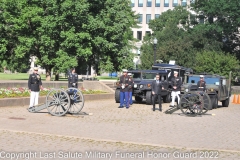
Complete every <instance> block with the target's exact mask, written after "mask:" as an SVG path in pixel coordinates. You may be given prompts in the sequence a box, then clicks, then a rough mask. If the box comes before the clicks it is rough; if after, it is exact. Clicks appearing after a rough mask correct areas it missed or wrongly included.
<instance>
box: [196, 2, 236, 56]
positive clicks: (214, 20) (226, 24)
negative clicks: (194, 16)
mask: <svg viewBox="0 0 240 160" xmlns="http://www.w3.org/2000/svg"><path fill="white" fill-rule="evenodd" d="M239 8H240V2H239V0H231V1H229V0H210V1H209V0H198V1H196V2H195V4H194V5H193V9H194V10H195V11H196V12H197V13H200V14H201V16H202V18H204V19H205V20H206V21H205V24H204V27H205V28H206V30H208V31H209V35H210V36H212V37H214V38H215V40H217V41H219V42H220V43H222V50H223V51H224V52H229V53H235V54H236V56H237V57H238V59H240V50H239V48H238V47H239V46H240V39H239V26H240V19H239V15H240V10H239Z"/></svg>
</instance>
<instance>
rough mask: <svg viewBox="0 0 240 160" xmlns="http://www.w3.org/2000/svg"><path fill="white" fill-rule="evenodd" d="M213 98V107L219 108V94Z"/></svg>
mask: <svg viewBox="0 0 240 160" xmlns="http://www.w3.org/2000/svg"><path fill="white" fill-rule="evenodd" d="M211 100H212V108H213V109H216V108H218V97H217V95H216V96H214V98H213V99H211Z"/></svg>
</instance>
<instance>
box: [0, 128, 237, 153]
mask: <svg viewBox="0 0 240 160" xmlns="http://www.w3.org/2000/svg"><path fill="white" fill-rule="evenodd" d="M1 130H2V131H8V132H15V133H29V134H36V135H45V136H56V137H68V138H77V139H82V140H91V141H98V142H110V143H123V144H128V145H130V144H134V145H143V146H152V147H161V148H170V149H179V150H186V149H187V150H194V151H201V150H205V151H219V152H227V153H238V154H239V153H240V151H238V150H228V149H218V148H214V149H213V148H194V147H182V146H174V145H161V144H155V143H144V142H143V143H142V142H134V141H121V140H120V141H119V140H114V139H103V138H92V137H81V136H70V135H61V134H52V133H38V132H29V131H16V130H9V129H1Z"/></svg>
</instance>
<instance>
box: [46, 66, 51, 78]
mask: <svg viewBox="0 0 240 160" xmlns="http://www.w3.org/2000/svg"><path fill="white" fill-rule="evenodd" d="M46 81H51V67H49V66H48V67H46Z"/></svg>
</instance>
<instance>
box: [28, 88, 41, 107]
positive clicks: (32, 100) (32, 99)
mask: <svg viewBox="0 0 240 160" xmlns="http://www.w3.org/2000/svg"><path fill="white" fill-rule="evenodd" d="M38 97H39V92H36V91H31V94H30V105H29V108H30V107H33V106H36V105H37V104H38Z"/></svg>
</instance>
